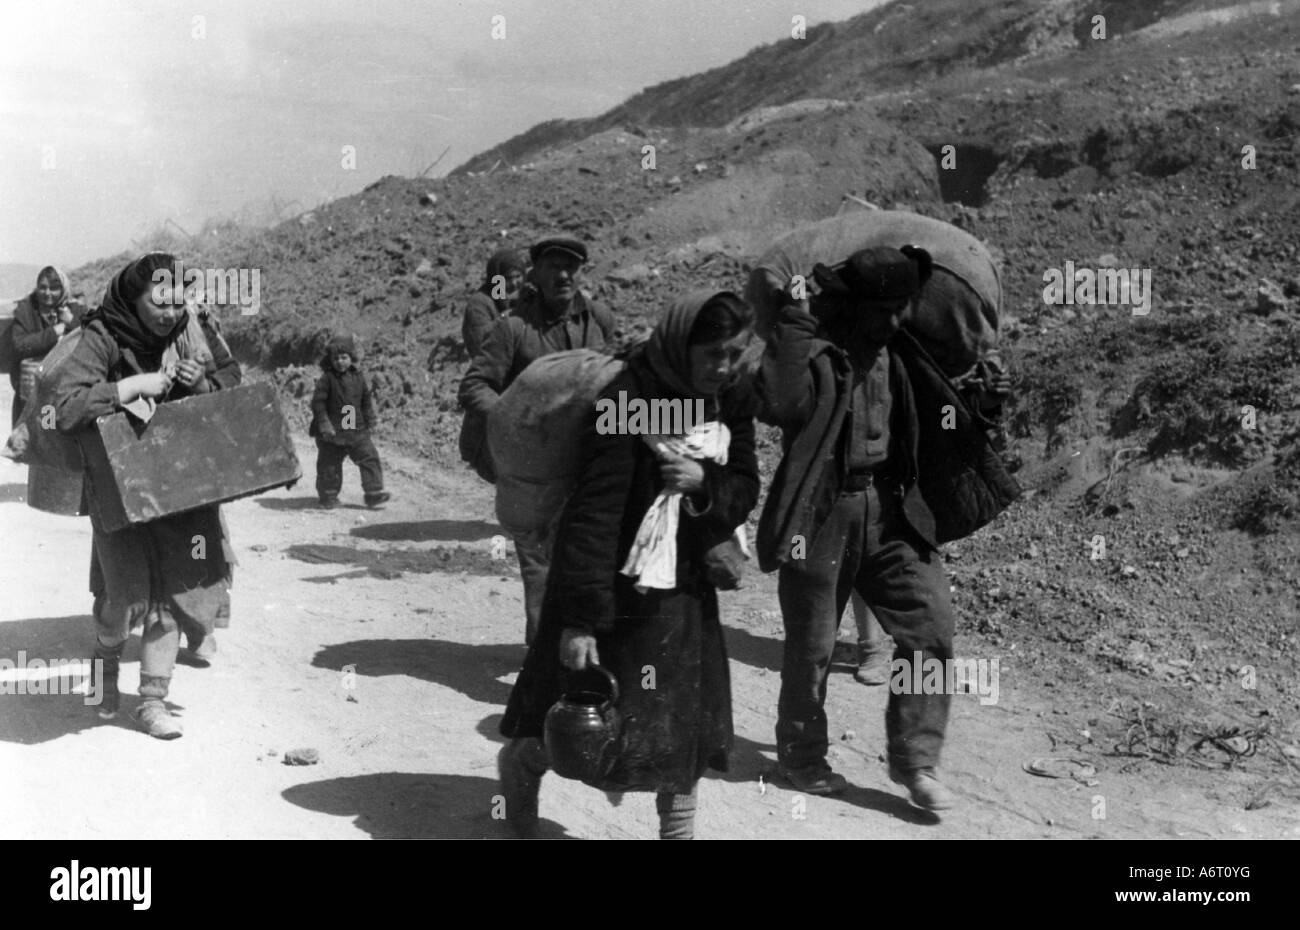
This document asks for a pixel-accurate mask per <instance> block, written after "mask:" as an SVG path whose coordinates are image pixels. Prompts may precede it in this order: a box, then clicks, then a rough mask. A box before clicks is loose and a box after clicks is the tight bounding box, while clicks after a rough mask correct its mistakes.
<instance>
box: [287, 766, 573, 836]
mask: <svg viewBox="0 0 1300 930" xmlns="http://www.w3.org/2000/svg"><path fill="white" fill-rule="evenodd" d="M500 793H501V788H500V786H499V785H498V784H497V781H496V779H495V778H479V777H477V776H473V775H443V774H440V773H436V772H433V773H411V772H379V773H376V774H372V775H353V776H351V777H346V778H329V779H326V780H324V781H317V782H311V783H309V784H306V785H295V786H294V787H292V788H288V789H286V790H285V791H284V792H283V793H282V797H283V798H284V799H285V800H286V801H288V802H289V803H291V804H296V805H297V806H298V807H302V808H306V809H307V810H311V811H319V812H320V813H323V814H331V815H333V816H335V817H352V818H354V819H353V822H354V823H355V824H356V826H357V828H358V829H361V830H365V831H366V832H367V833H369V834H370V835H371V836H372V837H374V838H375V839H460V840H465V839H494V838H495V839H508V838H511V837H512V836H513V834H511V832H510V828H509V827H508V826H507V825H506V823H505V821H504V820H500V819H494V818H493V816H492V814H493V808H494V806H496V807H497V808H498V810H499V809H500V807H499V805H500V801H499V796H500ZM539 826H540V833H541V836H542V837H544V838H546V839H565V838H568V839H573V838H574V837H571V836H569V834H568V833H567V832H566V831H565V828H564V827H563V826H561V825H560V824H558V823H556V822H555V821H553V820H546V819H543V820H542V821H541V823H540V825H539Z"/></svg>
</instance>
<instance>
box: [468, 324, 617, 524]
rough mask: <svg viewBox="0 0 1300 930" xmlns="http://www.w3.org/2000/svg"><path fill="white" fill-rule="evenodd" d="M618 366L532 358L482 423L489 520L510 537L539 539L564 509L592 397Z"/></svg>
mask: <svg viewBox="0 0 1300 930" xmlns="http://www.w3.org/2000/svg"><path fill="white" fill-rule="evenodd" d="M623 367H624V363H623V362H622V361H621V360H619V359H616V358H613V357H611V356H608V355H603V354H601V353H600V352H597V351H595V350H593V349H571V350H568V351H565V352H555V353H553V354H551V355H544V356H542V357H541V358H539V359H537V360H536V361H535V362H533V363H532V364H531V365H529V366H528V367H527V368H525V369H524V370H523V371H522V372H520V374H519V377H517V378H515V380H514V382H513V383H512V384H511V385H510V387H508V388H506V390H505V392H504V393H503V394H502V395H501V399H500V400H499V401H498V402H497V404H496V406H495V407H493V408H492V412H491V414H489V416H488V420H487V441H488V448H489V449H490V450H491V455H492V463H493V467H494V468H495V471H496V479H497V481H496V485H497V499H496V509H497V522H498V523H500V524H501V526H502V528H503V529H505V530H506V531H507V532H508V533H510V534H511V535H512V536H515V537H516V538H518V537H521V536H522V537H531V536H535V535H538V534H543V533H545V531H546V528H547V526H549V524H550V522H551V520H553V519H554V517H555V515H556V514H557V513H559V511H560V508H561V507H563V506H564V501H565V499H566V498H567V497H568V495H569V491H570V489H571V487H572V484H573V481H574V479H575V478H576V476H577V472H578V467H579V465H580V460H579V457H580V455H581V444H580V442H579V440H580V439H581V437H582V434H583V431H584V430H585V429H586V428H587V426H588V424H590V423H591V421H592V418H593V417H595V416H596V400H597V399H598V398H599V397H600V394H601V392H602V391H603V390H604V389H605V387H606V386H607V385H608V384H609V383H610V382H611V381H613V380H614V378H615V377H616V376H617V375H618V374H619V372H621V371H622V370H623Z"/></svg>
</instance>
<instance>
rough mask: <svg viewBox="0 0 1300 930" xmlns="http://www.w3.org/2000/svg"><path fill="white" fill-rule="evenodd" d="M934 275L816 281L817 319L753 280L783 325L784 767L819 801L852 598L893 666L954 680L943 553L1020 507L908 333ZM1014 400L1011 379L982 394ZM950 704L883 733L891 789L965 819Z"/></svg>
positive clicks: (905, 718) (778, 517)
mask: <svg viewBox="0 0 1300 930" xmlns="http://www.w3.org/2000/svg"><path fill="white" fill-rule="evenodd" d="M931 273H932V261H931V258H930V255H929V253H928V252H926V251H925V250H924V249H919V248H915V247H912V246H904V247H903V248H902V249H899V248H886V247H876V248H865V249H861V250H859V251H857V252H855V253H854V254H853V255H851V256H850V257H849V258H848V260H847V261H845V262H843V263H842V264H840V265H837V266H835V267H831V268H828V267H827V266H825V265H822V264H818V265H817V266H816V268H815V274H813V275H812V276H811V278H812V280H811V281H810V282H809V284H810V285H811V284H812V283H813V282H814V281H815V283H816V284H817V285H818V290H817V292H816V293H815V294H813V295H812V298H811V301H810V300H809V299H800V298H803V297H805V296H806V295H805V294H804V292H803V284H802V281H791V280H786V281H782V282H780V285H779V286H774V285H775V282H774V281H771V280H769V279H768V278H767V275H768V271H766V270H764V268H763V265H762V264H760V267H759V268H758V269H756V271H755V276H756V277H757V278H758V280H757V282H755V278H753V277H752V278H751V284H752V285H754V287H755V288H760V289H761V288H766V291H765V293H762V294H756V295H755V297H756V299H755V302H756V303H758V304H759V305H760V306H767V307H769V308H771V307H776V308H777V309H776V310H775V312H774V313H771V314H770V315H769V317H768V324H769V325H768V343H767V350H766V352H765V354H764V359H763V368H762V373H761V376H760V381H759V387H760V391H761V393H762V395H763V399H764V402H765V404H766V416H765V419H770V420H771V421H772V422H774V423H776V424H777V425H779V426H780V427H781V428H782V432H783V437H782V438H783V448H784V453H785V454H784V457H783V459H782V462H781V464H780V467H779V468H778V469H777V472H776V475H775V477H774V478H773V483H772V487H771V489H770V490H769V492H768V496H767V503H766V505H765V506H764V510H763V514H762V518H761V520H760V522H759V530H758V554H759V564H760V567H761V568H762V569H763V570H764V571H773V570H777V569H779V571H780V576H779V586H778V590H779V597H780V602H781V612H782V617H783V620H784V623H785V634H786V635H785V655H784V661H783V663H782V669H781V695H780V700H779V703H778V713H777V724H776V738H777V751H778V758H779V761H780V763H781V767H782V770H783V772H784V774H785V775H786V777H787V778H788V780H789V781H790V782H791V784H793V785H794V787H796V788H797V789H798V790H801V791H805V792H808V793H813V794H833V793H836V792H838V791H842V790H843V789H844V788H845V787H846V785H847V783H846V782H845V780H844V778H843V777H842V776H840V775H837V774H836V773H834V772H833V771H832V770H831V768H830V766H829V765H828V764H827V762H826V753H827V748H828V746H827V721H826V714H825V711H824V710H823V705H824V703H825V699H826V680H827V672H828V670H829V667H830V661H831V655H832V652H833V650H834V646H835V638H836V633H837V630H838V627H839V622H840V617H841V616H842V615H843V613H844V607H845V602H846V601H847V600H848V597H849V593H850V591H852V590H856V591H857V592H858V593H860V594H861V595H862V596H863V598H864V599H865V600H866V602H867V604H868V605H869V606H870V607H871V609H872V610H873V611H874V612H875V613H876V615H877V616H878V617H879V619H880V622H881V624H882V625H883V626H884V628H885V631H886V632H888V633H889V634H890V635H891V636H892V637H893V639H894V643H895V651H894V660H895V662H897V661H898V660H904V661H905V662H906V663H907V667H908V668H909V669H910V668H911V666H912V664H914V663H915V662H917V661H918V659H919V660H920V661H921V662H922V663H923V664H924V663H925V661H926V660H930V659H935V660H938V661H939V662H940V663H943V668H944V669H945V670H946V669H947V668H948V667H949V666H948V664H947V660H951V659H952V658H953V651H952V642H953V625H954V619H953V610H952V605H951V602H950V599H949V584H948V578H947V575H946V573H945V571H944V568H943V562H942V560H941V558H940V556H939V552H938V545H939V544H941V543H943V542H946V541H948V540H950V539H954V538H958V537H960V536H962V535H966V534H968V533H970V532H973V531H974V529H976V528H978V527H979V526H981V525H983V524H984V523H987V522H988V521H989V520H990V519H992V518H993V516H995V515H996V514H997V513H998V512H999V511H1001V510H1002V509H1003V508H1005V507H1006V506H1007V505H1008V504H1009V503H1010V501H1011V500H1012V499H1014V497H1015V496H1016V495H1017V494H1018V488H1016V486H1015V483H1014V481H1012V480H1011V478H1010V477H1009V476H1008V475H1006V473H1005V472H1004V471H1003V470H1002V469H1001V466H1000V464H999V463H997V461H996V457H995V456H993V453H992V452H991V450H990V449H989V448H988V443H987V437H986V436H985V434H984V430H985V428H986V427H987V426H988V421H987V420H985V419H984V418H983V417H981V416H980V414H979V413H978V412H977V411H976V410H975V409H973V407H972V406H970V405H968V404H967V402H966V400H965V399H964V398H963V397H962V396H961V394H960V393H959V392H958V391H957V390H956V389H955V387H954V386H953V384H952V382H951V381H950V380H949V378H948V377H945V373H944V371H943V370H942V368H941V367H940V365H939V364H938V363H937V362H936V360H934V359H933V358H932V357H931V355H930V353H928V352H927V351H926V350H925V348H923V347H922V345H921V343H920V341H919V340H918V338H917V337H916V336H915V335H913V334H912V333H911V332H910V331H908V330H906V329H903V328H902V324H903V321H904V320H905V319H908V318H910V317H911V316H913V315H914V314H915V311H916V309H917V306H918V302H917V297H918V295H919V294H920V292H921V290H922V288H923V287H924V285H925V284H926V282H927V281H928V280H929V279H930V275H931ZM792 284H793V285H794V286H793V287H792V286H791V285H792ZM778 288H779V289H778ZM751 292H752V291H751ZM809 293H812V291H811V289H810V290H809ZM1006 388H1007V384H1006V383H1005V381H1004V380H1003V379H1002V378H1001V377H999V379H997V383H996V384H990V385H989V386H988V389H987V390H985V391H984V394H985V395H993V394H998V393H999V392H1001V393H1005V391H1006ZM998 399H999V398H998V397H992V396H983V397H980V398H978V400H979V401H980V403H979V404H978V406H985V407H994V406H996V401H997V400H998ZM908 680H909V681H910V680H911V676H910V675H909V679H908ZM923 690H924V689H923ZM939 690H940V692H941V693H937V694H933V693H930V694H927V693H922V694H911V693H906V692H905V691H904V689H893V688H891V693H890V697H889V704H888V710H887V712H886V717H885V725H886V732H887V736H888V757H889V769H890V777H891V779H892V780H894V781H895V782H897V783H899V784H902V785H904V786H905V787H906V788H907V789H908V791H909V793H910V795H911V799H912V801H913V803H915V804H917V805H918V806H921V807H924V808H927V809H930V810H942V809H944V808H947V807H950V806H951V804H952V795H951V792H950V791H949V790H948V789H947V788H946V787H945V786H944V785H943V784H941V783H940V782H939V780H938V778H937V776H936V774H935V770H936V767H937V766H938V763H939V755H940V750H941V748H942V745H943V739H944V731H945V728H946V725H947V719H948V708H949V703H950V695H949V694H947V693H946V689H944V688H940V689H939Z"/></svg>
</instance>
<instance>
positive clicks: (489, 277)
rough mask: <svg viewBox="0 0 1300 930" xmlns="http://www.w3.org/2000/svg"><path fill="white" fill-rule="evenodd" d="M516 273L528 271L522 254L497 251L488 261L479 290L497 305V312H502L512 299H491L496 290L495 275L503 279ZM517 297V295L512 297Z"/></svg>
mask: <svg viewBox="0 0 1300 930" xmlns="http://www.w3.org/2000/svg"><path fill="white" fill-rule="evenodd" d="M512 271H517V272H519V273H520V274H524V273H525V272H526V271H528V262H527V261H526V260H525V259H524V256H523V253H522V252H519V251H517V250H515V249H497V250H496V251H495V252H493V253H492V257H491V258H489V259H488V263H487V272H486V273H485V274H484V275H483V284H482V286H480V287H479V290H480V291H482V292H483V293H484V294H486V295H487V296H488V297H491V298H492V302H493V303H495V304H496V305H497V310H504V309H506V307H507V306H508V305H509V304H510V303H511V300H512V298H501V299H498V298H496V297H493V295H492V292H493V291H494V290H495V289H496V281H495V280H494V279H495V278H496V276H497V275H501V276H502V277H504V278H509V277H510V272H512ZM513 296H514V297H518V294H515V295H513Z"/></svg>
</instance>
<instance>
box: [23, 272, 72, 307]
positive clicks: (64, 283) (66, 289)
mask: <svg viewBox="0 0 1300 930" xmlns="http://www.w3.org/2000/svg"><path fill="white" fill-rule="evenodd" d="M49 275H54V276H55V277H56V278H58V279H59V286H60V287H61V288H63V292H62V293H61V294H60V295H59V302H58V303H57V304H55V305H54V309H56V310H57V309H59V308H60V307H64V306H67V303H68V300H69V298H71V297H72V283H71V282H70V281H69V280H68V276H67V275H66V274H64V273H63V270H62V269H60V268H56V267H55V266H54V265H46V266H45V267H44V268H42V269H41V273H40V274H38V275H37V276H36V286H35V287H33V288H32V295H31V301H32V306H33V307H35V308H36V309H37V311H38V312H40V311H44V309H45V308H44V307H42V306H41V302H40V299H39V298H38V297H37V296H36V290H37V288H39V287H40V286H41V278H44V277H48V276H49Z"/></svg>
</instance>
